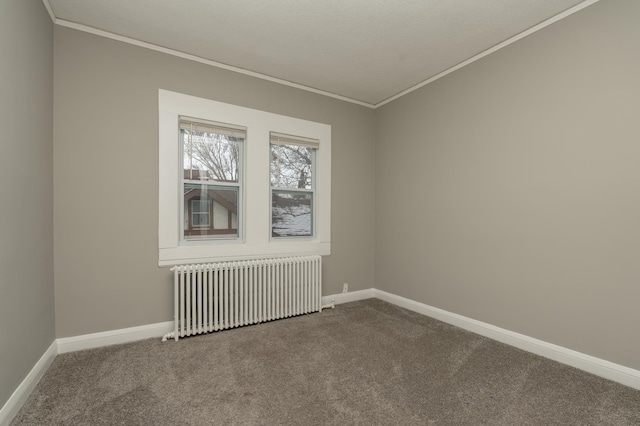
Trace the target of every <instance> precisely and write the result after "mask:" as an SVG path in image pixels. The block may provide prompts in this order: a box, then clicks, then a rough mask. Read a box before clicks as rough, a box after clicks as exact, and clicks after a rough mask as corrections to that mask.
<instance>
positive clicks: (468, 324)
mask: <svg viewBox="0 0 640 426" xmlns="http://www.w3.org/2000/svg"><path fill="white" fill-rule="evenodd" d="M373 294H374V297H376V298H378V299H380V300H384V301H386V302H389V303H393V304H394V305H397V306H400V307H402V308H405V309H409V310H410V311H414V312H417V313H420V314H423V315H426V316H429V317H432V318H435V319H437V320H440V321H443V322H446V323H448V324H451V325H455V326H457V327H460V328H463V329H465V330H469V331H472V332H474V333H476V334H479V335H481V336H485V337H488V338H490V339H493V340H497V341H498V342H502V343H505V344H507V345H510V346H514V347H516V348H519V349H523V350H525V351H527V352H532V353H534V354H537V355H540V356H543V357H545V358H549V359H552V360H554V361H558V362H560V363H562V364H567V365H570V366H572V367H575V368H578V369H580V370H583V371H586V372H588V373H591V374H595V375H596V376H600V377H604V378H605V379H609V380H613V381H614V382H618V383H621V384H623V385H625V386H629V387H632V388H634V389H640V371H638V370H634V369H632V368H629V367H625V366H623V365H619V364H614V363H613V362H609V361H606V360H604V359H600V358H596V357H593V356H591V355H586V354H583V353H581V352H577V351H574V350H572V349H567V348H565V347H562V346H558V345H554V344H553V343H548V342H545V341H542V340H538V339H534V338H533V337H529V336H525V335H524V334H520V333H515V332H513V331H509V330H505V329H504V328H500V327H496V326H494V325H491V324H487V323H485V322H481V321H477V320H474V319H471V318H467V317H464V316H462V315H458V314H454V313H452V312H448V311H445V310H443V309H439V308H435V307H433V306H429V305H425V304H424V303H420V302H416V301H414V300H411V299H407V298H404V297H401V296H396V295H395V294H391V293H387V292H385V291H382V290H373Z"/></svg>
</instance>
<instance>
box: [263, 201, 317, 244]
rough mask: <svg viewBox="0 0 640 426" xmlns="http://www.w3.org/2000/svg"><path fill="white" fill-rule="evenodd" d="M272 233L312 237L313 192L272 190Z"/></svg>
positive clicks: (274, 234)
mask: <svg viewBox="0 0 640 426" xmlns="http://www.w3.org/2000/svg"><path fill="white" fill-rule="evenodd" d="M271 235H272V236H273V237H311V236H312V235H313V194H311V193H296V192H291V191H276V190H273V191H272V199H271Z"/></svg>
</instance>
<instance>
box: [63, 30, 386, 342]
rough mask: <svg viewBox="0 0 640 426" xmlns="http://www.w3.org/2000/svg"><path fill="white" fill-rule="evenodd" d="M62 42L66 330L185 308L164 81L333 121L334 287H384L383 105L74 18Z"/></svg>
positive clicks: (161, 316) (119, 324)
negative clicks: (176, 52)
mask: <svg viewBox="0 0 640 426" xmlns="http://www.w3.org/2000/svg"><path fill="white" fill-rule="evenodd" d="M54 43H55V58H54V70H55V74H54V75H55V80H54V88H55V104H54V111H55V122H54V129H55V132H54V133H55V137H54V169H55V175H54V186H55V200H54V214H55V220H54V229H55V236H56V238H55V243H54V248H55V253H56V257H55V292H56V333H57V337H67V336H76V335H81V334H85V333H92V332H99V331H105V330H112V329H119V328H123V327H131V326H137V325H145V324H150V323H156V322H161V321H169V320H172V319H173V312H172V309H173V308H172V298H173V294H172V281H171V275H170V272H169V271H168V269H166V268H159V267H158V266H157V263H158V246H157V244H158V237H157V232H158V229H157V228H158V101H157V98H158V88H162V89H167V90H171V91H175V92H180V93H185V94H189V95H194V96H200V97H205V98H209V99H213V100H217V101H221V102H228V103H233V104H237V105H241V106H245V107H250V108H256V109H260V110H264V111H269V112H273V113H277V114H285V115H289V116H292V117H296V118H302V119H306V120H312V121H317V122H322V123H326V124H330V125H331V126H332V153H333V157H332V178H333V187H332V206H333V213H332V256H331V257H329V258H325V262H324V268H323V272H324V275H323V278H324V283H323V292H324V293H325V294H332V293H337V292H340V290H341V288H342V283H343V282H348V283H349V284H350V289H353V290H358V289H365V288H370V287H372V286H373V270H374V266H373V257H374V251H373V242H374V237H373V232H372V230H373V214H372V212H373V208H374V189H373V185H372V182H373V180H374V152H373V148H374V133H373V132H374V122H373V118H374V112H373V110H371V109H368V108H365V107H360V106H356V105H353V104H349V103H346V102H342V101H338V100H335V99H331V98H328V97H325V96H320V95H316V94H312V93H309V92H305V91H301V90H298V89H293V88H290V87H285V86H282V85H278V84H274V83H269V82H266V81H264V80H260V79H256V78H252V77H247V76H243V75H240V74H237V73H233V72H229V71H224V70H221V69H217V68H214V67H210V66H207V65H203V64H199V63H195V62H191V61H186V60H183V59H179V58H176V57H173V56H168V55H164V54H161V53H158V52H154V51H150V50H147V49H143V48H139V47H135V46H131V45H127V44H123V43H120V42H116V41H113V40H109V39H105V38H101V37H97V36H94V35H90V34H87V33H83V32H78V31H75V30H71V29H67V28H63V27H56V28H55V41H54ZM132 210H133V211H135V214H132Z"/></svg>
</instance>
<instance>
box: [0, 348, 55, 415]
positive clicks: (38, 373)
mask: <svg viewBox="0 0 640 426" xmlns="http://www.w3.org/2000/svg"><path fill="white" fill-rule="evenodd" d="M57 354H58V345H57V343H56V341H55V340H54V341H53V342H52V343H51V346H49V348H48V349H47V350H46V351H45V352H44V354H43V355H42V356H41V357H40V359H39V360H38V362H36V365H34V366H33V368H32V369H31V371H30V372H29V374H27V377H25V378H24V380H23V381H22V383H20V385H19V386H18V387H17V388H16V390H15V391H13V394H11V396H10V397H9V399H8V400H7V402H6V403H5V404H4V406H3V407H2V409H0V425H8V424H9V423H10V422H11V420H13V418H14V417H15V416H16V414H18V411H20V408H21V407H22V404H24V403H25V401H26V400H27V398H29V395H31V392H32V391H33V389H34V388H35V387H36V385H37V384H38V382H39V381H40V379H41V378H42V376H43V375H44V373H45V372H46V371H47V369H48V368H49V366H50V365H51V363H52V362H53V360H54V359H55V358H56V355H57Z"/></svg>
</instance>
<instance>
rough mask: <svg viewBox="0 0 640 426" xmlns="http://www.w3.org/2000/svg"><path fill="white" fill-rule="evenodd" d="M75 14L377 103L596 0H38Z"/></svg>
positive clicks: (78, 19) (96, 24) (58, 15)
mask: <svg viewBox="0 0 640 426" xmlns="http://www.w3.org/2000/svg"><path fill="white" fill-rule="evenodd" d="M44 1H45V4H46V3H47V2H48V4H49V6H50V10H51V11H52V12H53V15H54V17H55V21H56V23H59V24H63V25H64V24H68V23H73V24H80V25H81V26H86V27H89V28H85V29H87V30H91V29H98V30H102V31H106V32H109V33H112V34H115V35H118V36H124V37H127V38H130V39H134V40H137V41H142V42H146V43H150V44H153V45H156V46H160V47H164V48H168V49H172V50H175V51H178V52H182V53H186V54H189V55H194V56H197V57H200V58H203V59H207V60H211V61H215V62H218V63H221V64H225V65H230V66H232V67H235V68H239V69H242V70H247V71H251V72H254V73H259V74H262V75H264V76H269V77H274V78H277V79H279V80H285V81H287V82H291V83H295V84H297V85H302V86H306V87H308V88H312V89H316V90H320V91H323V92H328V93H331V94H335V95H339V96H341V97H346V98H350V99H353V100H356V101H359V102H362V103H366V104H370V105H376V104H379V103H381V102H383V101H385V100H386V99H389V98H391V97H393V96H394V95H397V94H398V93H401V92H403V91H405V90H408V89H410V88H412V87H413V86H415V85H418V84H420V83H421V82H424V81H426V80H428V79H430V78H432V77H434V76H436V75H438V74H439V73H442V72H444V71H446V70H447V69H450V68H451V67H454V66H456V65H457V64H460V63H461V62H464V61H466V60H468V59H469V58H472V57H474V56H475V55H478V54H480V53H482V52H483V51H486V50H487V49H490V48H492V47H493V46H496V45H498V44H499V43H502V42H504V41H505V40H508V39H510V38H511V37H514V36H516V35H517V34H519V33H522V32H523V31H526V30H528V29H530V28H531V27H534V26H535V25H537V24H539V23H541V22H543V21H545V20H547V19H550V18H552V17H554V16H556V15H558V14H560V13H562V12H564V11H566V10H567V9H570V8H572V7H574V6H576V5H578V4H580V3H589V4H590V3H593V2H594V0H589V1H584V0H396V1H391V0H298V1H295V0H181V1H178V0H163V1H159V0H109V1H105V0H44Z"/></svg>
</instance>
